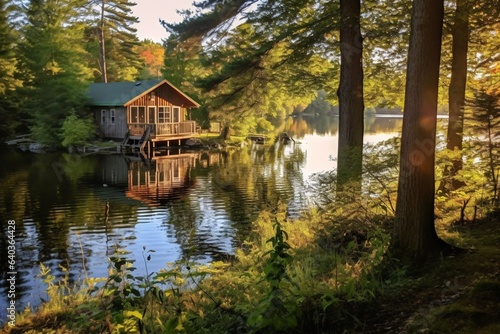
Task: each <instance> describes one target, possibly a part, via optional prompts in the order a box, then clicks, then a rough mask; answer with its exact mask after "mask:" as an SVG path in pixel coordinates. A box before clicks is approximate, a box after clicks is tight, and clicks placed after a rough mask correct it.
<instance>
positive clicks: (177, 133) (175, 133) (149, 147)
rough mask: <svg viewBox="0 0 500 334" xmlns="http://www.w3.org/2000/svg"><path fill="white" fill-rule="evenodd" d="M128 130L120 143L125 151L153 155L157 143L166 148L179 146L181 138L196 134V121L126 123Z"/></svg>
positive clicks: (184, 138)
mask: <svg viewBox="0 0 500 334" xmlns="http://www.w3.org/2000/svg"><path fill="white" fill-rule="evenodd" d="M128 128H129V132H128V135H127V137H126V138H125V139H124V141H123V143H122V147H123V148H124V150H125V151H131V152H140V153H141V154H143V155H145V156H148V157H154V156H155V149H156V146H157V145H161V144H162V143H163V144H164V145H161V146H164V147H166V148H169V147H170V146H181V144H182V141H183V140H187V139H189V138H192V137H193V136H194V135H196V134H198V127H197V125H196V122H194V121H188V122H178V123H154V124H148V123H135V124H129V125H128Z"/></svg>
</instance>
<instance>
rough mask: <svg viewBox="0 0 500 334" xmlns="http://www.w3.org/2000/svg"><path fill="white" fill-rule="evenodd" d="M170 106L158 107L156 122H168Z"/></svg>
mask: <svg viewBox="0 0 500 334" xmlns="http://www.w3.org/2000/svg"><path fill="white" fill-rule="evenodd" d="M170 122H171V120H170V107H167V106H163V107H158V123H170Z"/></svg>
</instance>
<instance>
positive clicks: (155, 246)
mask: <svg viewBox="0 0 500 334" xmlns="http://www.w3.org/2000/svg"><path fill="white" fill-rule="evenodd" d="M337 123H338V119H337V118H336V117H325V118H321V119H295V118H290V119H288V120H287V121H286V123H285V124H283V125H281V129H283V131H286V132H287V133H288V134H289V135H290V136H291V137H292V138H293V139H294V140H295V142H291V143H289V144H287V145H282V144H276V145H274V146H264V145H259V144H250V145H249V146H247V147H244V148H242V149H227V150H222V151H199V152H180V154H173V155H170V156H162V157H158V158H157V159H154V160H152V161H144V160H142V159H140V158H139V157H135V156H124V155H98V154H91V155H86V156H80V155H70V154H66V153H45V154H34V153H23V152H17V151H4V152H2V153H1V155H0V157H1V161H2V164H1V165H0V180H1V184H2V191H1V192H0V216H1V221H0V231H1V233H2V237H1V238H0V266H1V267H0V268H1V270H0V272H1V273H2V275H1V278H2V281H1V285H0V287H1V293H0V297H1V298H0V309H5V308H6V307H7V301H8V300H7V292H8V282H7V277H8V276H7V273H8V272H11V271H13V270H12V268H9V265H8V259H7V254H8V238H7V233H8V221H10V220H15V226H16V231H15V240H16V264H15V265H16V268H15V271H16V272H17V279H16V296H17V297H18V299H17V302H16V307H17V308H18V310H20V309H22V308H23V307H25V306H26V305H28V304H29V305H31V306H37V305H38V304H39V303H40V298H46V294H45V288H46V287H45V286H44V284H43V283H42V281H41V280H40V278H37V275H39V272H40V263H43V264H44V265H46V266H48V267H49V268H51V271H52V274H53V275H55V276H56V277H61V276H63V275H64V271H63V270H62V269H61V267H60V266H63V267H65V268H68V269H69V272H70V274H71V279H72V280H78V279H81V278H84V277H85V275H88V276H91V277H106V276H107V271H108V265H109V263H108V257H109V256H111V255H112V254H113V253H114V250H115V245H116V246H117V247H118V248H120V249H123V250H125V251H126V252H128V255H127V256H128V258H130V259H132V260H135V261H136V263H135V267H137V271H136V272H135V273H136V274H137V275H139V274H143V273H144V272H145V267H144V262H143V257H142V256H143V252H144V250H143V249H144V247H146V251H147V250H154V251H155V253H152V258H151V261H149V262H148V268H147V269H148V271H149V272H151V271H158V270H159V269H161V268H165V267H166V266H167V263H169V262H174V261H178V260H183V259H187V258H189V259H191V260H194V261H197V262H202V263H208V262H211V261H213V260H224V259H227V258H228V257H230V256H231V255H232V254H234V252H235V249H236V247H238V246H239V245H240V244H241V242H242V241H243V240H244V239H245V238H246V236H247V235H248V233H249V231H250V230H251V229H252V221H254V220H255V219H256V217H257V216H258V214H259V212H261V211H262V210H264V209H267V208H272V207H273V206H276V204H277V203H278V202H279V201H281V202H285V203H287V204H288V213H289V215H290V216H291V217H296V216H298V215H299V213H300V211H301V210H302V209H303V208H304V207H305V206H306V205H307V202H308V201H307V199H308V196H309V195H310V194H309V193H308V188H307V185H308V184H309V182H310V181H311V177H312V176H313V175H314V174H315V173H321V172H325V171H329V170H332V169H334V168H335V166H336V162H335V158H336V155H337V154H336V152H337V126H338V125H337ZM401 124H402V119H401V118H390V117H369V118H367V119H366V120H365V142H372V143H373V142H379V141H381V140H385V139H388V138H391V137H394V136H397V135H399V133H400V130H401ZM3 320H4V319H1V320H0V322H2V321H3Z"/></svg>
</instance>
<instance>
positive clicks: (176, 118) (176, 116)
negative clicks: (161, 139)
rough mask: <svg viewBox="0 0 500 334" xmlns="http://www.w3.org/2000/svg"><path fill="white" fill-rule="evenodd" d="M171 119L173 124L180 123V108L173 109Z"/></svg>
mask: <svg viewBox="0 0 500 334" xmlns="http://www.w3.org/2000/svg"><path fill="white" fill-rule="evenodd" d="M173 114H174V115H173V118H174V121H173V122H174V123H179V122H180V121H181V108H180V107H173Z"/></svg>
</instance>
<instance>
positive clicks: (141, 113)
mask: <svg viewBox="0 0 500 334" xmlns="http://www.w3.org/2000/svg"><path fill="white" fill-rule="evenodd" d="M88 98H89V102H88V103H87V106H88V108H89V110H90V111H91V112H93V114H94V118H95V121H96V123H97V125H98V126H99V130H100V134H101V136H102V137H103V138H109V139H118V140H120V141H121V142H122V148H123V150H124V151H128V152H140V153H141V154H146V153H147V155H148V156H151V155H152V154H153V152H154V150H155V147H156V146H158V145H160V146H161V145H163V146H166V147H169V146H176V145H178V146H181V145H182V143H183V142H184V141H186V140H188V139H189V138H191V137H192V136H194V135H195V134H197V133H199V127H198V126H197V124H196V122H195V121H193V120H191V116H190V110H191V109H192V108H198V107H199V106H200V105H199V104H198V103H197V102H196V101H194V100H193V99H191V98H190V97H189V96H187V95H186V94H185V93H183V92H182V91H181V90H180V89H178V88H177V87H175V86H174V85H172V84H171V83H170V82H168V81H167V80H145V81H139V82H112V83H95V84H92V85H91V86H90V89H89V92H88Z"/></svg>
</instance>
